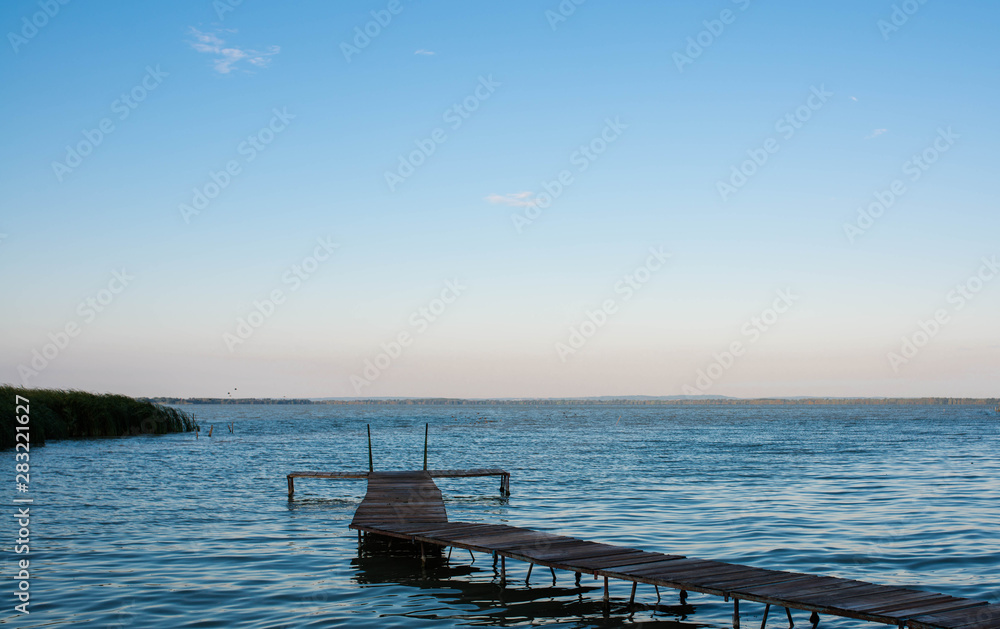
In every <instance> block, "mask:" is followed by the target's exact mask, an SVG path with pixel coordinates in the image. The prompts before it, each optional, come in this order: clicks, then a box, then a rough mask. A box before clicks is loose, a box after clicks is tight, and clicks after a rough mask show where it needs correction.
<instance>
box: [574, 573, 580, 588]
mask: <svg viewBox="0 0 1000 629" xmlns="http://www.w3.org/2000/svg"><path fill="white" fill-rule="evenodd" d="M573 574H575V575H576V587H580V573H579V572H574V573H573Z"/></svg>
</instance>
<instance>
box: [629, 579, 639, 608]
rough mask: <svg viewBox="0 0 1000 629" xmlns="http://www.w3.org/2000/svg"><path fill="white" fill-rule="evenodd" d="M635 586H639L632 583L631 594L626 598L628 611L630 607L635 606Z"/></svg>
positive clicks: (636, 583)
mask: <svg viewBox="0 0 1000 629" xmlns="http://www.w3.org/2000/svg"><path fill="white" fill-rule="evenodd" d="M637 585H639V583H638V582H636V581H633V582H632V594H630V595H629V597H628V609H629V611H632V605H634V604H635V587H636V586H637Z"/></svg>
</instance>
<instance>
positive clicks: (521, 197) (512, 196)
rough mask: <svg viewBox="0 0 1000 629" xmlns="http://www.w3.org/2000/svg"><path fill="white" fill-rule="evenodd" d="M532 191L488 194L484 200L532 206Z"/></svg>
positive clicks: (500, 203) (501, 203)
mask: <svg viewBox="0 0 1000 629" xmlns="http://www.w3.org/2000/svg"><path fill="white" fill-rule="evenodd" d="M534 197H535V193H534V192H508V193H507V194H489V195H486V197H485V198H486V200H487V201H489V202H490V203H496V204H499V205H511V206H514V207H534V205H535V203H536V201H535V198H534Z"/></svg>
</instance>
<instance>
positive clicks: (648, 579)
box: [288, 432, 1000, 629]
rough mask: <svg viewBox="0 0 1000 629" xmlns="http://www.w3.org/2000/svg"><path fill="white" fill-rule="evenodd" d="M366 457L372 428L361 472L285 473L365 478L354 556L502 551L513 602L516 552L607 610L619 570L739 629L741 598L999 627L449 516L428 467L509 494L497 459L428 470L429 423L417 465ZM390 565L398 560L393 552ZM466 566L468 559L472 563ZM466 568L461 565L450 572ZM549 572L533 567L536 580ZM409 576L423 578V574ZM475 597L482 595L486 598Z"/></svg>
mask: <svg viewBox="0 0 1000 629" xmlns="http://www.w3.org/2000/svg"><path fill="white" fill-rule="evenodd" d="M373 467H374V466H373V464H372V458H371V437H370V435H369V471H368V472H333V473H327V472H293V473H292V474H289V475H288V496H289V499H291V498H292V496H293V492H294V484H293V483H294V481H293V479H294V478H297V477H314V478H317V477H318V478H365V479H367V481H368V490H367V493H366V494H365V498H364V500H363V501H362V502H361V504H360V505H359V506H358V509H357V511H356V512H355V514H354V519H353V521H352V522H351V525H350V528H352V529H355V530H357V531H358V546H359V551H358V552H359V558H358V561H359V562H365V561H368V560H372V561H376V559H370V556H371V555H372V554H378V553H382V552H387V553H389V554H393V553H394V550H393V545H396V549H395V550H396V551H406V550H408V551H409V552H411V553H416V554H417V555H418V556H419V563H418V564H416V565H420V566H421V567H422V570H426V569H427V566H428V564H429V562H428V559H429V560H430V564H436V563H438V560H439V558H440V557H441V555H442V551H443V549H445V548H451V549H452V550H454V549H464V550H467V551H469V552H470V553H473V552H479V553H487V554H489V555H491V556H492V562H493V568H494V570H495V569H496V566H497V562H498V560H499V566H500V567H499V571H498V573H497V576H498V577H499V585H500V590H501V593H500V594H498V595H497V596H498V597H502V598H496V597H494V596H491V597H490V598H489V599H488V600H489V601H494V600H499V601H501V602H504V601H507V602H510V601H511V600H513V599H514V598H515V597H518V596H525V595H527V596H528V599H529V600H534V598H535V595H534V594H533V593H532V591H531V590H530V589H525V590H522V589H513V590H505V589H504V588H505V586H506V585H507V581H508V579H507V569H506V561H507V559H515V560H518V561H523V562H526V563H527V564H528V568H527V574H526V578H525V582H526V584H527V583H528V582H530V579H531V574H532V570H533V568H534V567H535V566H543V567H547V568H549V569H550V571H551V575H552V578H553V580H554V581H555V580H556V572H555V571H556V570H565V571H570V572H573V573H574V576H575V580H574V582H575V585H576V588H577V589H579V590H580V592H579V594H580V597H581V602H580V604H583V602H582V594H583V592H585V591H588V590H589V589H590V588H586V587H583V586H582V584H581V580H580V579H581V575H583V574H587V575H593V576H594V577H595V578H597V577H603V579H604V583H603V586H604V588H603V589H604V597H603V609H604V613H605V614H608V613H609V611H610V607H611V600H610V594H609V589H608V580H609V579H620V580H623V581H628V582H631V584H632V593H631V596H630V597H629V601H628V606H627V608H626V609H628V610H634V609H635V608H636V605H635V596H636V589H637V587H638V584H640V583H643V584H648V585H653V586H654V587H655V589H656V597H657V601H660V590H659V588H660V587H666V588H672V589H675V590H680V603H681V605H682V606H684V607H685V608H686V607H687V593H688V592H689V591H690V592H699V593H702V594H710V595H714V596H720V597H723V598H724V599H725V600H726V601H728V600H729V599H732V600H733V626H734V627H735V628H736V629H739V626H740V601H754V602H757V603H763V604H764V610H763V612H764V613H763V622H762V623H761V629H765V626H766V624H767V619H768V613H769V612H770V609H771V607H772V606H776V607H783V608H784V611H785V616H786V617H787V619H788V624H789V627H792V626H793V625H794V622H793V618H792V610H793V609H796V610H803V611H806V612H810V617H809V620H810V622H811V623H812V625H813V628H814V629H815V627H816V626H817V625H818V624H819V614H821V613H823V614H830V615H835V616H842V617H845V618H854V619H858V620H866V621H871V622H879V623H884V624H888V625H896V626H897V627H899V628H900V629H1000V604H993V605H991V604H989V603H988V602H986V601H978V600H972V599H967V598H956V597H953V596H947V595H944V594H936V593H932V592H925V591H921V590H913V589H909V588H901V587H896V586H886V585H877V584H874V583H866V582H864V581H855V580H852V579H841V578H838V577H826V576H818V575H814V574H805V573H798V572H785V571H780V570H766V569H763V568H755V567H752V566H744V565H740V564H734V563H726V562H719V561H709V560H704V559H695V558H689V557H684V556H681V555H666V554H663V553H652V552H647V551H643V550H639V549H636V548H626V547H623V546H614V545H611V544H601V543H597V542H590V541H586V540H582V539H577V538H574V537H567V536H565V535H553V534H550V533H543V532H541V531H535V530H532V529H526V528H519V527H514V526H507V525H503V524H496V525H494V524H483V523H474V522H449V521H448V514H447V512H446V511H445V506H444V500H443V499H442V497H441V490H440V489H438V487H437V485H436V484H435V483H434V478H435V477H439V478H462V477H470V476H499V477H500V478H501V481H500V491H501V494H504V495H509V493H510V474H508V473H507V472H506V471H504V470H499V469H488V470H483V469H480V470H428V469H427V445H426V432H425V444H424V469H423V470H421V471H400V472H375V471H374V470H373ZM400 546H403V547H404V548H400ZM359 565H360V564H359ZM392 565H393V566H399V565H403V564H402V562H393V564H392ZM444 565H445V566H446V567H444V568H442V567H440V566H438V567H437V569H440V570H454V569H455V568H452V567H450V565H448V564H447V562H446V563H445V564H444ZM472 569H473V568H472V566H470V567H469V571H470V572H471V570H472ZM470 572H461V571H459V572H458V573H456V576H463V575H465V574H470ZM539 572H542V571H539ZM366 573H370V570H366ZM421 575H423V572H421ZM547 576H548V575H545V574H544V573H542V574H539V573H536V574H535V579H536V582H541V581H542V580H544V579H545V578H546V577H547ZM398 577H399V573H398V572H396V574H395V578H393V579H391V580H393V581H396V580H398ZM365 578H369V577H365ZM416 582H417V583H422V582H423V579H418V580H417V581H416ZM455 585H456V583H452V582H449V584H448V585H447V586H446V587H449V588H453V589H456V588H455ZM434 587H441V585H435V586H434ZM457 589H460V590H461V588H457ZM561 592H565V590H561ZM476 600H477V601H479V602H484V601H485V600H486V599H482V600H480V599H476ZM477 604H478V603H477ZM682 609H683V608H682ZM498 613H499V612H498ZM547 615H548V614H546V616H547ZM569 615H575V614H572V613H571V614H569Z"/></svg>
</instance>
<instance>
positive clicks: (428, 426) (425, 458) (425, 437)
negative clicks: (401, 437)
mask: <svg viewBox="0 0 1000 629" xmlns="http://www.w3.org/2000/svg"><path fill="white" fill-rule="evenodd" d="M428 430H430V424H424V471H425V472H426V471H427V431H428Z"/></svg>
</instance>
